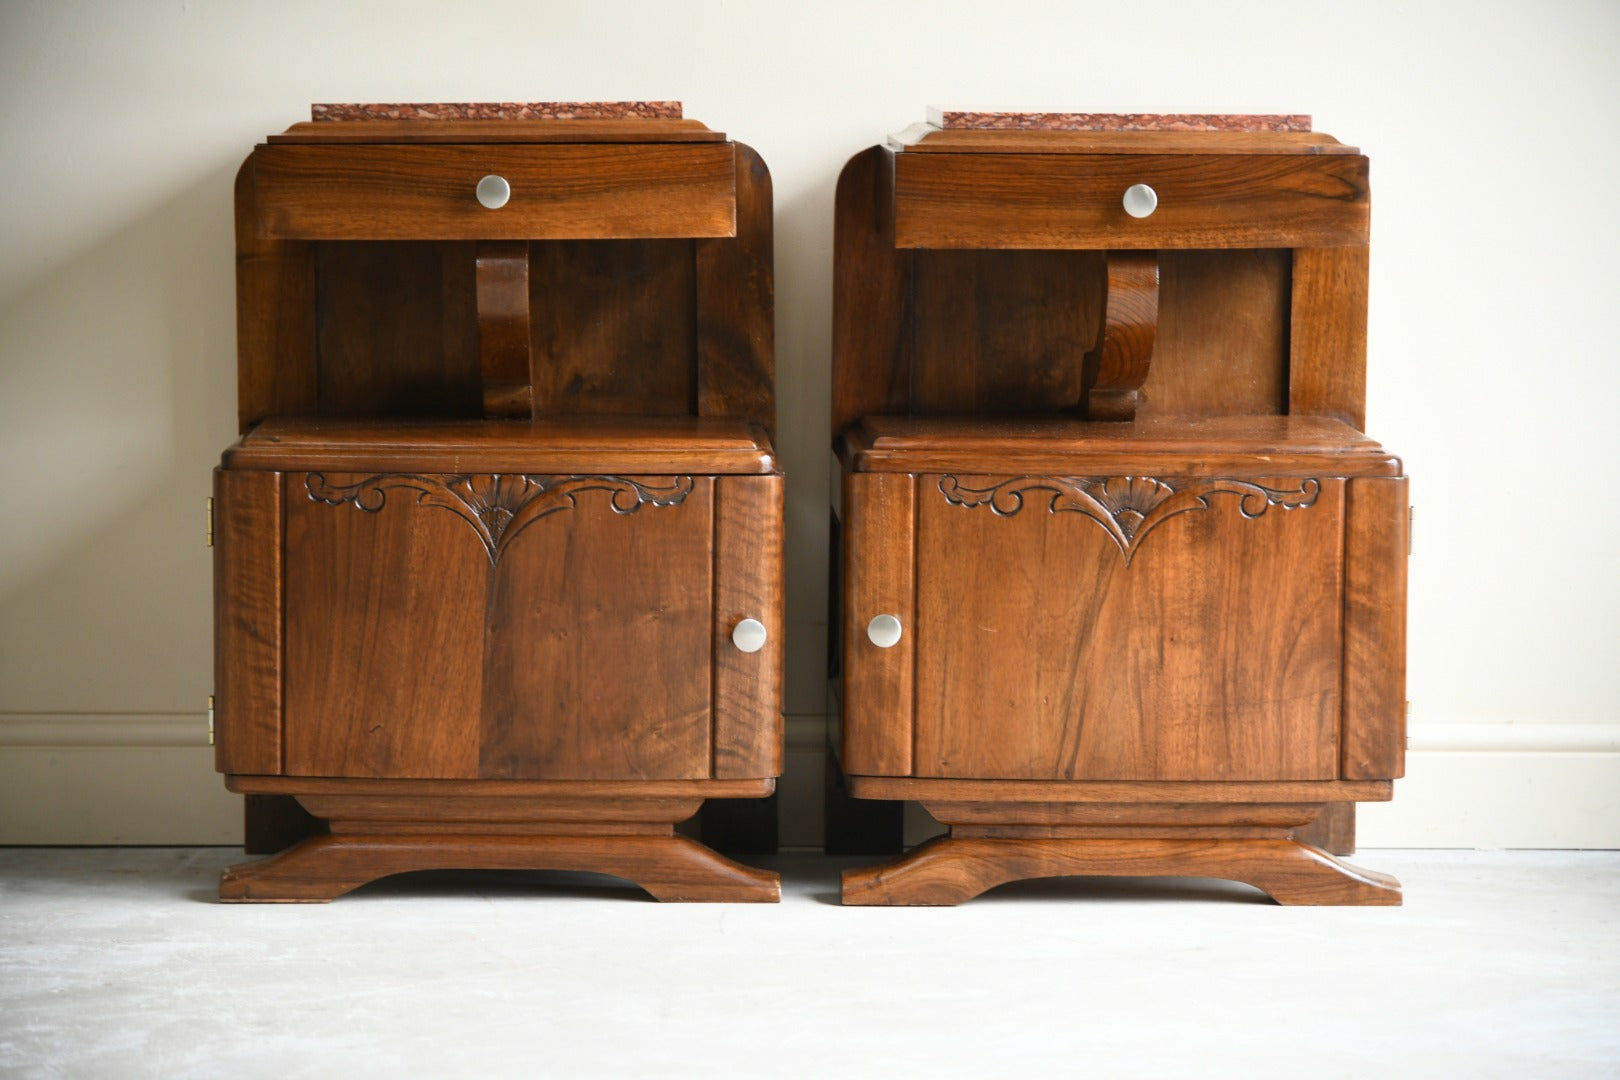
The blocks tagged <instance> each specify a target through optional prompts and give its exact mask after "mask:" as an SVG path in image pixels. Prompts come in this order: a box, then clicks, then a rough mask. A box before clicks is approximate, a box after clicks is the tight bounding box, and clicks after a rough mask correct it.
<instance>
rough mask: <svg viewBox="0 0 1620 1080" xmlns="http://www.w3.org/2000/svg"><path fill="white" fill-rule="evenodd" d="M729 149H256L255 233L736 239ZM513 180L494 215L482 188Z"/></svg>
mask: <svg viewBox="0 0 1620 1080" xmlns="http://www.w3.org/2000/svg"><path fill="white" fill-rule="evenodd" d="M735 168H736V165H735V153H734V149H733V147H732V145H731V144H730V143H718V144H705V145H681V144H660V143H653V144H642V145H615V144H606V145H600V144H598V145H587V144H562V145H552V146H510V145H448V146H444V145H441V146H392V145H388V146H287V145H276V146H261V147H259V148H258V149H257V150H256V151H255V152H254V154H253V158H252V169H253V184H254V197H255V199H256V200H257V204H258V228H259V233H260V235H261V236H263V237H267V238H281V239H299V240H553V239H556V240H561V239H647V238H656V237H688V236H690V237H716V236H734V235H736V231H737V224H736V176H735ZM491 174H494V175H498V176H501V177H503V178H505V179H506V181H507V182H508V183H509V184H510V185H511V198H510V200H509V201H508V202H507V203H506V205H504V206H502V207H500V208H499V209H494V210H491V209H486V208H485V207H484V206H482V205H480V203H479V202H478V199H477V198H476V196H475V194H474V191H475V189H476V187H477V185H478V181H479V180H480V179H482V178H483V177H485V176H488V175H491Z"/></svg>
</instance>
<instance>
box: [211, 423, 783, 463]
mask: <svg viewBox="0 0 1620 1080" xmlns="http://www.w3.org/2000/svg"><path fill="white" fill-rule="evenodd" d="M224 461H225V464H226V465H227V466H228V467H230V468H238V469H280V470H283V471H297V470H302V471H306V472H307V471H310V470H318V469H321V468H325V467H329V466H330V465H331V464H332V463H333V462H341V463H342V464H343V467H344V468H345V469H347V470H350V471H355V472H360V471H365V472H399V473H434V472H447V473H459V472H462V471H463V470H464V469H465V467H466V466H467V465H468V464H469V463H476V464H477V465H478V466H479V467H480V468H482V469H485V470H487V471H488V472H491V473H497V472H499V473H571V472H576V471H577V472H584V473H609V474H617V475H624V474H636V473H646V472H656V471H660V470H663V469H670V468H674V469H678V470H680V471H681V472H682V473H744V474H765V473H771V472H774V471H775V470H776V459H775V456H774V455H773V454H772V453H771V448H770V443H769V442H768V441H767V440H766V439H765V438H764V435H763V433H762V432H760V431H759V430H758V429H757V428H754V427H751V426H750V425H748V424H746V423H744V422H742V421H740V420H712V419H704V418H697V417H684V416H672V417H665V418H656V419H653V418H648V419H637V418H626V417H589V416H585V417H551V418H546V419H545V420H543V421H540V422H536V423H533V424H529V423H520V422H512V421H479V420H473V421H465V422H460V421H439V422H432V421H414V420H391V419H379V420H343V419H320V418H296V419H285V420H283V419H273V420H266V421H265V422H264V423H262V424H260V425H259V426H258V427H257V428H255V429H254V430H253V431H252V432H250V433H249V434H248V435H247V436H246V437H244V438H243V439H242V440H241V441H240V442H239V443H237V444H236V445H235V446H233V447H231V448H230V449H228V450H226V451H225V455H224Z"/></svg>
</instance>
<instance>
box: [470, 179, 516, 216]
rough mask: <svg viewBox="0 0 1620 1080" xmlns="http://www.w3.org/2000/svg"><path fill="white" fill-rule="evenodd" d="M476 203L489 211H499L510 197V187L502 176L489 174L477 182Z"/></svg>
mask: <svg viewBox="0 0 1620 1080" xmlns="http://www.w3.org/2000/svg"><path fill="white" fill-rule="evenodd" d="M477 194H478V201H479V202H480V203H482V204H483V205H484V206H485V207H487V208H488V209H490V210H499V209H500V208H501V207H503V206H505V205H506V200H507V199H510V198H511V197H512V185H511V184H508V183H507V182H506V178H505V177H504V176H496V175H495V174H493V173H491V174H490V175H488V176H486V177H484V178H483V179H482V180H480V181H478V192H477Z"/></svg>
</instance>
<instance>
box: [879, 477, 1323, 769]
mask: <svg viewBox="0 0 1620 1080" xmlns="http://www.w3.org/2000/svg"><path fill="white" fill-rule="evenodd" d="M947 479H948V478H945V477H939V476H934V475H927V476H922V477H919V479H918V493H919V494H918V518H917V597H918V599H917V619H916V625H917V632H916V650H917V653H916V655H917V707H916V718H915V724H916V759H915V761H914V763H913V764H914V769H913V771H914V773H915V774H916V775H918V776H935V777H976V778H987V779H988V778H1005V779H1029V780H1044V779H1119V780H1195V779H1204V780H1265V779H1299V780H1304V779H1328V778H1331V777H1333V776H1335V775H1337V760H1338V752H1337V751H1338V748H1337V728H1336V723H1335V719H1334V718H1335V717H1336V716H1337V714H1338V709H1339V685H1338V683H1339V665H1338V658H1339V644H1340V641H1339V611H1338V609H1339V604H1340V579H1339V566H1340V535H1341V530H1342V527H1343V525H1342V522H1343V516H1342V504H1341V500H1342V483H1341V482H1339V481H1336V480H1328V481H1325V482H1323V483H1322V485H1321V489H1320V492H1319V494H1317V496H1316V497H1315V498H1314V499H1313V500H1311V504H1310V505H1306V504H1305V502H1304V500H1299V502H1300V508H1298V509H1293V510H1288V509H1277V510H1272V511H1270V512H1258V513H1257V512H1256V511H1257V510H1259V509H1260V507H1258V505H1256V506H1251V505H1250V497H1249V496H1245V495H1240V494H1230V495H1228V494H1219V495H1209V496H1204V497H1203V498H1204V499H1205V500H1206V501H1207V502H1208V509H1200V510H1197V511H1196V512H1190V513H1183V514H1180V515H1178V516H1176V517H1173V518H1170V519H1168V520H1167V521H1165V523H1164V524H1163V525H1162V526H1160V527H1159V528H1157V529H1155V530H1154V531H1153V532H1152V534H1151V535H1150V536H1146V537H1145V538H1144V540H1143V542H1142V543H1140V544H1139V545H1136V546H1135V547H1134V559H1132V560H1131V561H1129V562H1127V560H1126V558H1125V557H1124V556H1125V555H1126V554H1129V553H1130V551H1131V550H1132V549H1125V550H1122V549H1121V547H1120V543H1119V541H1118V538H1117V537H1116V536H1114V535H1113V534H1111V533H1110V531H1109V530H1108V529H1107V528H1105V527H1103V526H1101V525H1100V524H1099V523H1098V522H1097V521H1096V520H1094V519H1088V518H1087V517H1086V516H1085V515H1083V514H1081V513H1054V512H1052V511H1051V510H1050V509H1049V508H1048V506H1047V502H1046V500H1045V499H1044V498H1041V497H1036V496H1034V495H1031V496H1027V497H1025V499H1024V500H1023V501H1022V503H1021V504H1020V505H1018V506H1016V507H1014V506H1010V505H1009V506H1008V507H1007V508H1005V509H1001V508H998V507H996V506H993V505H991V504H988V503H987V504H984V505H981V506H979V507H978V508H968V505H970V504H953V501H952V500H951V499H950V498H949V497H948V494H947V493H946V492H945V484H944V482H945V481H946V480H947ZM956 479H958V480H959V481H960V484H961V486H962V487H964V488H991V487H993V486H994V485H995V484H996V483H997V482H999V481H1001V480H1005V479H1006V478H1004V477H977V478H973V477H960V478H956ZM1255 482H1256V483H1259V484H1262V485H1264V486H1265V487H1267V488H1273V487H1275V488H1278V489H1281V488H1282V487H1284V484H1283V482H1282V481H1276V482H1275V483H1272V482H1270V481H1269V480H1267V479H1264V478H1262V479H1257V480H1256V481H1255ZM1297 486H1298V484H1297V482H1296V487H1297ZM1146 490H1147V489H1146V487H1145V485H1144V484H1141V483H1138V484H1134V485H1124V486H1121V487H1120V489H1119V491H1118V493H1117V498H1116V499H1114V502H1115V503H1116V504H1117V506H1118V507H1119V510H1118V513H1119V514H1121V515H1125V516H1126V519H1127V521H1129V520H1133V519H1134V520H1142V518H1141V515H1142V513H1143V511H1145V510H1147V508H1148V505H1149V503H1150V502H1151V501H1152V499H1153V498H1158V497H1160V496H1161V495H1163V492H1162V491H1156V492H1155V493H1154V494H1153V495H1152V497H1151V498H1150V497H1149V496H1148V495H1145V494H1143V493H1144V492H1145V491H1146ZM1144 499H1147V501H1143V500H1144ZM1240 503H1241V504H1242V505H1241V506H1240ZM1053 505H1061V504H1060V503H1058V502H1056V501H1054V503H1053ZM1251 514H1252V515H1254V516H1252V517H1250V516H1247V515H1251ZM1003 642H1006V644H1002V643H1003ZM989 715H1000V716H1006V717H1016V718H1017V721H1016V723H1002V724H998V725H994V726H991V725H986V724H985V723H984V722H983V719H982V718H983V717H985V716H989ZM856 771H861V772H865V771H867V770H859V769H858V770H856Z"/></svg>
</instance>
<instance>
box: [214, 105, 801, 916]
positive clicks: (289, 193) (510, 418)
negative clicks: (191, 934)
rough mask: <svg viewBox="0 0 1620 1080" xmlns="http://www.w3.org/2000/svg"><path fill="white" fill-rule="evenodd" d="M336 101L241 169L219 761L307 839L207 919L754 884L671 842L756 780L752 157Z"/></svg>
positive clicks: (770, 490) (762, 560) (760, 254)
mask: <svg viewBox="0 0 1620 1080" xmlns="http://www.w3.org/2000/svg"><path fill="white" fill-rule="evenodd" d="M461 108H466V107H461ZM531 111H532V110H531ZM540 111H541V112H544V111H545V110H540ZM359 116H360V118H358V119H352V120H341V121H321V122H316V123H311V124H301V125H296V126H295V127H293V128H292V129H290V130H289V131H288V132H286V133H285V134H283V135H280V136H272V137H271V139H270V140H269V142H268V143H266V144H265V145H261V146H260V147H258V148H257V149H256V150H255V151H254V152H253V154H252V156H250V157H249V158H248V160H247V163H246V164H245V165H244V166H243V168H242V171H241V173H240V175H239V176H238V179H237V203H236V212H237V218H236V223H237V248H238V278H237V282H238V315H239V367H238V374H239V405H240V421H241V426H242V430H243V436H242V439H241V441H240V442H238V443H237V444H236V445H235V446H233V447H231V448H230V449H229V450H227V451H226V453H225V455H224V459H223V461H222V463H221V467H220V468H219V470H218V471H217V472H216V474H215V500H216V515H217V525H216V537H217V543H216V549H215V560H216V561H215V568H216V587H215V603H216V643H217V668H216V698H217V721H216V723H217V731H218V747H217V749H218V756H217V757H218V760H217V764H218V768H219V769H220V771H221V772H224V773H226V774H227V784H228V786H229V787H230V788H231V790H233V791H239V792H243V793H245V794H247V795H248V796H249V797H250V800H252V806H254V807H257V808H259V809H260V810H261V811H262V810H264V809H265V808H267V807H272V806H274V805H275V804H274V803H273V802H271V801H270V800H276V799H287V798H291V799H296V800H297V803H298V804H299V805H300V806H301V807H302V810H303V811H304V812H306V813H307V815H309V817H308V818H304V820H306V821H309V820H311V819H313V820H314V821H318V822H321V823H324V835H316V836H312V837H309V838H307V839H304V840H302V841H301V842H300V843H298V844H297V845H296V846H294V847H292V848H290V849H289V850H287V851H285V852H283V853H282V854H280V855H278V856H276V857H274V858H272V859H268V860H265V861H262V862H257V863H251V864H246V865H243V866H240V867H235V868H233V869H231V870H230V871H228V872H227V873H226V874H225V875H224V877H223V878H222V880H221V884H220V895H221V897H222V898H224V899H227V900H254V901H258V900H272V901H274V900H327V899H331V898H332V897H334V896H337V895H340V894H341V893H344V892H347V891H348V890H350V889H352V888H354V887H356V886H357V885H360V884H363V883H365V882H366V881H369V880H372V879H374V878H377V877H380V876H383V875H386V874H393V873H399V872H402V871H407V870H416V869H435V868H447V867H468V868H561V869H575V870H595V871H601V872H605V873H611V874H618V875H620V876H623V877H627V878H629V879H631V880H632V881H635V882H637V883H638V884H640V885H642V886H643V887H644V888H646V889H647V891H649V892H651V893H652V894H653V895H654V896H657V897H659V898H660V899H683V900H774V899H776V897H777V880H776V876H775V875H774V874H769V873H765V872H761V871H756V870H750V869H748V868H746V867H743V866H740V865H738V864H736V863H733V862H731V861H730V860H729V859H726V858H723V857H722V856H719V855H717V854H715V853H714V852H713V851H711V850H709V849H708V848H706V847H704V846H703V845H702V844H700V843H698V842H696V841H695V840H692V839H689V838H688V837H686V836H682V835H677V834H676V833H675V830H674V826H675V825H676V823H678V822H681V821H683V820H685V819H687V818H690V817H692V816H693V815H694V814H695V813H697V812H698V810H699V807H700V806H702V805H703V803H704V801H705V800H706V799H717V800H750V801H752V802H753V804H754V805H762V804H761V803H760V802H759V800H763V799H766V798H767V797H768V796H770V795H771V794H772V792H773V791H774V788H775V778H776V776H777V775H778V774H779V773H780V771H781V759H782V722H781V693H782V629H783V617H782V602H783V600H782V593H783V589H782V575H783V565H782V514H783V493H782V476H781V473H780V470H779V469H778V468H777V464H776V457H775V451H774V449H773V447H772V445H771V438H772V433H773V430H774V427H775V395H774V373H773V361H772V269H771V194H770V179H769V175H768V174H767V172H766V171H765V167H764V165H763V164H762V163H761V161H760V160H759V158H758V156H757V155H756V154H754V152H753V151H752V150H750V149H749V148H748V147H746V146H743V145H741V144H739V143H735V142H731V141H728V140H727V139H726V138H725V136H724V135H722V134H720V133H718V132H712V131H709V130H708V129H706V128H704V127H703V126H702V125H701V124H695V123H694V122H692V121H685V120H680V119H646V118H631V119H624V120H614V119H592V120H589V121H575V120H532V119H525V120H517V121H511V122H503V121H500V120H491V119H487V118H483V117H482V116H480V117H479V118H477V119H471V120H459V119H447V120H438V119H431V120H411V119H397V118H391V117H389V118H383V119H369V118H367V117H368V116H369V114H367V113H365V112H364V111H362V112H361V113H360V114H359ZM488 176H499V177H502V178H504V179H505V180H506V182H507V195H508V198H507V199H506V201H505V204H504V205H495V206H491V205H486V204H485V201H484V200H482V199H481V198H480V197H478V195H477V194H476V193H477V192H478V190H479V184H480V181H481V180H482V179H484V178H486V177H488ZM497 186H498V185H497ZM497 201H498V200H497ZM749 620H752V622H749ZM723 805H729V806H733V807H735V806H736V805H738V804H735V803H725V804H723ZM736 816H737V815H736V814H733V817H736ZM740 816H741V818H742V819H744V820H746V819H749V818H750V816H752V817H754V818H757V817H759V816H760V815H758V814H757V813H756V814H753V815H749V814H748V813H747V812H742V813H741V815H740ZM770 818H771V822H772V823H773V824H774V812H772V813H771V815H770ZM250 824H251V822H250ZM722 824H723V822H722ZM712 831H714V830H706V832H705V836H706V837H707V836H708V835H709V833H710V832H712Z"/></svg>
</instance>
